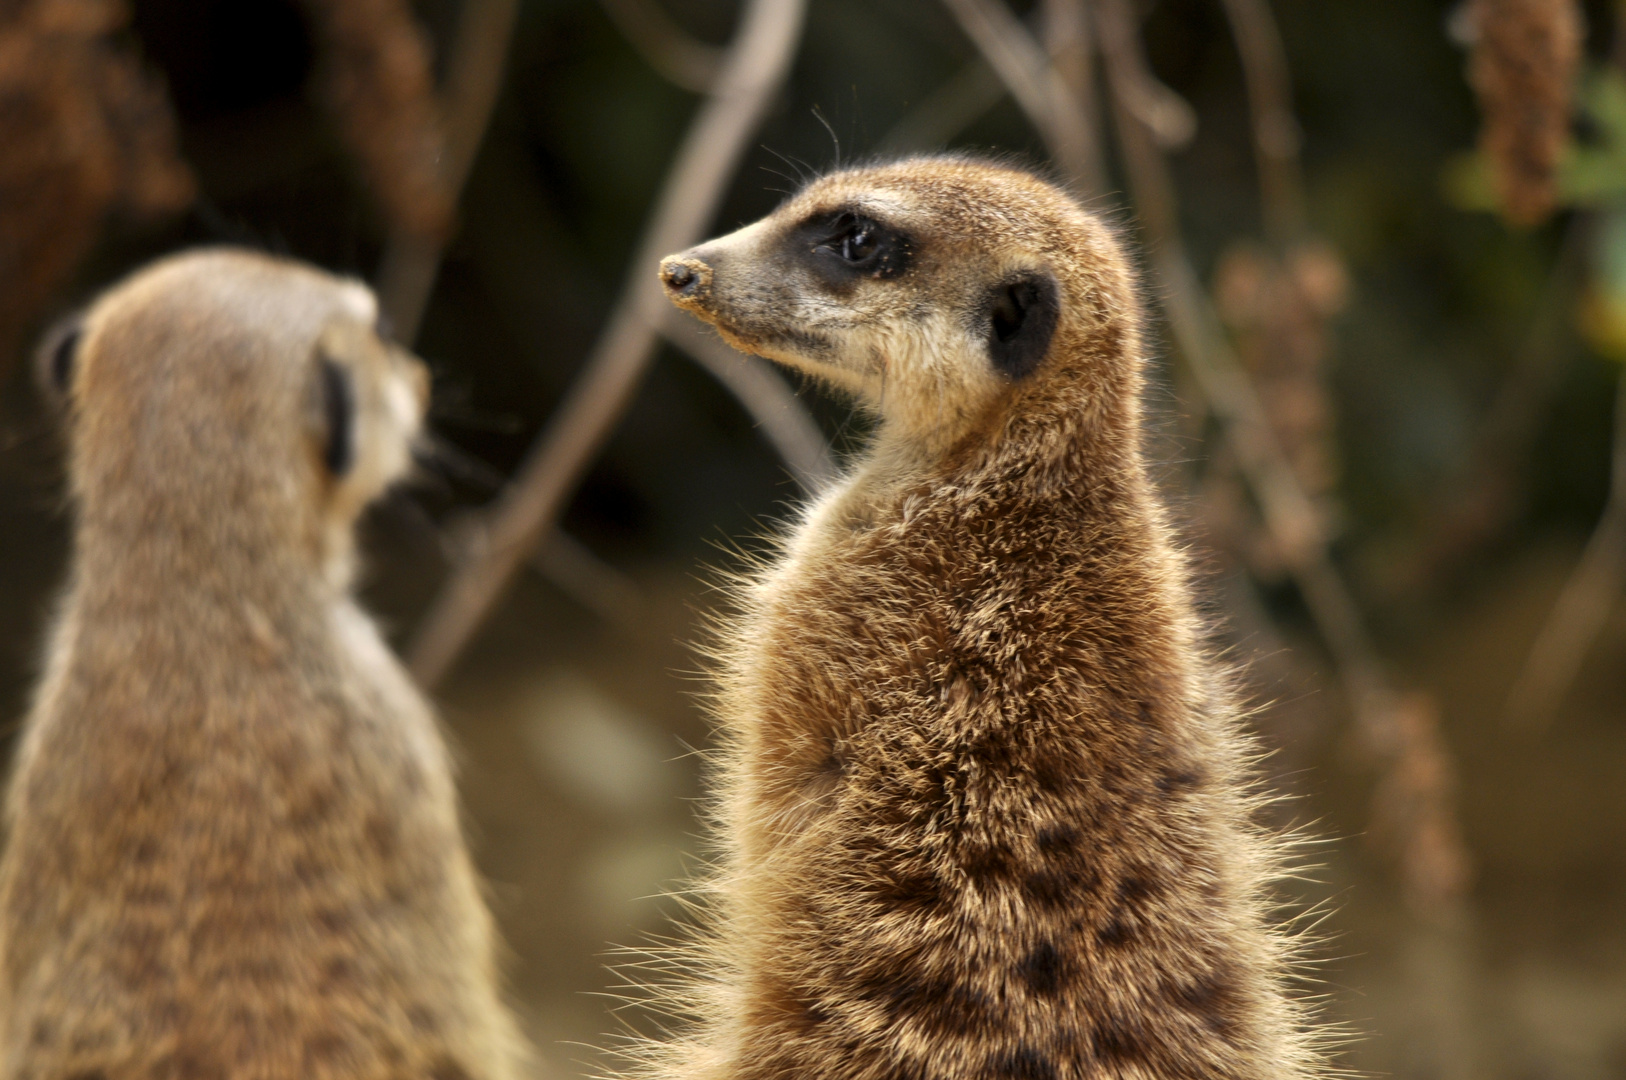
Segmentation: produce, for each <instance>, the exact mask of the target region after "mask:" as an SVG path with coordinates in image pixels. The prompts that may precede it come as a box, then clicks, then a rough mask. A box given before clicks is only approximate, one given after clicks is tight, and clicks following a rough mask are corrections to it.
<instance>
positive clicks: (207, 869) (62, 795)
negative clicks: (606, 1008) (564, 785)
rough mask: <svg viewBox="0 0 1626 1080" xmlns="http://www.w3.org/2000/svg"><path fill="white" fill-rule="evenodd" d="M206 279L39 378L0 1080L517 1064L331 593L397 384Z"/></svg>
mask: <svg viewBox="0 0 1626 1080" xmlns="http://www.w3.org/2000/svg"><path fill="white" fill-rule="evenodd" d="M375 319H376V305H375V301H374V298H373V297H372V295H371V294H370V293H369V292H368V291H367V290H366V289H365V288H364V287H363V286H361V285H359V284H357V283H354V282H348V281H344V280H341V279H338V278H334V277H330V276H328V275H326V274H323V273H321V272H319V271H316V270H314V269H311V268H308V267H305V266H302V265H300V264H296V263H293V262H290V261H287V260H281V259H274V258H270V257H266V256H261V255H258V254H253V253H248V252H241V251H232V250H212V251H204V252H199V253H192V254H186V255H181V256H178V257H174V258H171V259H168V260H165V261H163V262H161V263H159V264H157V265H155V266H153V267H151V268H149V269H147V270H145V271H143V272H141V273H138V274H137V275H135V276H134V277H133V278H131V279H130V280H128V281H126V282H125V283H123V284H122V285H120V286H118V287H116V288H114V289H113V290H111V291H110V292H109V293H108V294H106V295H105V296H104V297H102V298H101V299H100V300H99V301H98V302H96V303H95V304H94V305H93V306H92V307H91V308H90V309H89V311H88V312H87V314H86V315H85V316H84V317H83V319H82V320H81V321H80V322H79V324H78V325H77V326H75V327H74V328H72V329H70V330H69V331H67V332H66V333H64V334H62V335H61V336H60V337H59V339H58V340H57V341H56V342H54V343H53V344H52V345H51V346H49V347H48V348H47V349H46V350H45V351H44V352H43V353H42V360H43V365H42V366H43V369H44V371H43V377H44V379H45V381H46V382H47V383H48V384H49V385H50V386H51V387H54V389H55V390H56V392H58V393H59V394H60V396H61V398H62V405H63V412H64V414H65V418H66V423H67V426H68V431H69V477H70V483H71V490H72V495H73V499H74V503H75V507H76V522H75V539H74V552H73V563H72V576H71V582H70V585H69V587H68V590H67V595H66V597H65V599H64V602H63V604H62V608H61V610H60V612H59V614H58V618H57V623H56V625H55V628H54V631H53V634H52V637H51V642H50V647H49V652H48V656H47V664H46V672H45V675H44V679H43V682H42V684H41V686H40V687H39V690H38V693H37V697H36V700H35V704H34V707H33V709H32V712H31V714H30V715H29V717H28V719H27V722H26V726H25V730H24V734H23V738H22V741H21V746H20V749H19V751H18V758H17V761H16V764H15V773H14V776H13V778H12V781H11V788H10V791H9V795H8V802H7V806H6V810H7V817H8V824H9V838H8V843H7V847H6V849H5V852H4V855H3V857H0V1078H4V1080H24V1078H27V1080H70V1078H77V1080H91V1078H95V1080H126V1078H131V1080H133V1078H137V1077H139V1078H141V1080H161V1078H171V1077H172V1078H175V1080H181V1078H191V1077H200V1078H201V1077H209V1078H220V1080H228V1078H229V1080H250V1078H253V1080H289V1078H292V1077H301V1078H318V1077H322V1078H327V1077H331V1078H335V1080H338V1078H362V1077H379V1078H383V1077H391V1078H401V1080H407V1078H424V1080H430V1078H433V1080H487V1078H507V1077H511V1076H514V1075H516V1073H517V1071H518V1068H519V1063H520V1062H521V1061H522V1059H523V1054H522V1051H521V1049H520V1043H519V1040H518V1036H517V1033H516V1030H515V1026H514V1024H513V1021H512V1018H511V1017H510V1016H509V1014H508V1013H507V1012H506V1011H505V1009H504V1006H503V1005H502V1003H501V1001H500V995H499V991H498V987H497V976H496V972H495V965H494V960H493V954H494V950H495V947H496V946H495V939H494V932H493V928H492V924H491V918H490V915H489V913H488V912H487V910H486V908H485V906H484V903H483V901H482V898H481V896H480V892H479V886H478V883H477V880H476V877H475V874H474V871H473V868H472V865H471V862H470V859H469V856H468V853H467V850H466V848H465V846H464V842H463V838H462V835H461V832H460V828H459V822H458V812H457V803H456V795H455V791H454V787H453V781H452V772H451V766H450V762H449V760H448V755H447V751H446V748H445V745H444V744H443V742H442V740H441V737H440V734H439V732H438V729H437V727H436V724H435V721H434V718H433V716H432V714H431V711H430V709H429V707H428V705H427V703H426V702H425V701H424V700H423V699H422V697H421V696H420V695H419V694H418V693H417V691H416V690H415V689H414V688H413V687H412V685H411V684H410V682H409V680H408V679H407V677H406V675H405V673H404V672H403V671H402V669H401V668H400V667H399V665H398V664H397V663H396V662H395V660H394V658H393V657H392V656H391V655H390V653H389V651H388V649H387V648H386V646H385V645H384V644H383V642H382V641H381V639H380V638H379V636H378V634H377V631H376V630H375V629H374V627H373V625H372V623H371V622H370V621H369V620H368V619H367V617H366V616H365V615H364V614H363V613H362V612H361V611H360V610H359V608H357V607H356V605H355V604H354V602H353V601H352V599H351V597H350V591H349V588H350V581H349V579H350V563H351V557H352V555H351V552H352V547H351V544H352V541H351V533H352V528H353V525H354V522H355V519H356V517H357V515H358V514H359V513H360V511H361V510H362V509H363V507H365V505H366V504H367V503H368V501H370V500H371V499H372V498H373V497H374V496H376V495H377V494H379V493H380V492H381V491H383V490H384V488H385V487H387V486H388V485H389V483H390V482H392V481H393V480H395V479H396V478H397V477H398V476H399V475H400V474H401V473H402V472H403V471H404V470H405V468H406V466H407V463H408V461H409V451H410V441H411V439H412V438H413V436H414V435H415V433H416V430H417V426H418V424H419V422H420V419H421V416H422V412H423V408H424V405H425V403H426V399H427V380H426V377H425V373H424V371H423V369H422V366H421V365H420V364H419V363H418V362H417V361H416V360H415V359H413V358H412V357H410V356H409V355H407V354H406V353H404V352H401V351H400V350H398V349H395V348H393V347H392V346H390V345H388V344H386V343H385V342H384V341H382V340H381V339H380V338H379V337H378V336H377V335H376V334H375V332H374V329H373V324H374V322H375Z"/></svg>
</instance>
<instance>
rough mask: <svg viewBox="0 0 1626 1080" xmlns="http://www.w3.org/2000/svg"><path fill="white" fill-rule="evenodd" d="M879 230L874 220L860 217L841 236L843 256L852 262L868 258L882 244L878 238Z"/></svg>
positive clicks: (859, 261)
mask: <svg viewBox="0 0 1626 1080" xmlns="http://www.w3.org/2000/svg"><path fill="white" fill-rule="evenodd" d="M878 231H879V230H877V229H876V227H875V223H874V222H873V221H865V220H864V219H863V218H859V219H858V220H857V221H855V222H854V223H853V226H852V228H851V229H849V230H848V231H847V232H846V233H844V234H843V235H842V237H841V249H840V250H841V257H842V258H843V259H846V260H847V261H848V262H850V263H861V262H864V261H866V260H868V259H869V258H870V257H871V256H873V255H874V254H875V251H876V249H877V248H878V247H879V246H880V244H879V243H878V241H877V238H876V233H877V232H878Z"/></svg>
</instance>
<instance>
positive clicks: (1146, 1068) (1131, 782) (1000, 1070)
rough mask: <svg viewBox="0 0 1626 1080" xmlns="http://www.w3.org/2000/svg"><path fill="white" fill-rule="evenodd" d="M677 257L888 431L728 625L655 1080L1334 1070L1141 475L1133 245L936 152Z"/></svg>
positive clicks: (1180, 584) (759, 342)
mask: <svg viewBox="0 0 1626 1080" xmlns="http://www.w3.org/2000/svg"><path fill="white" fill-rule="evenodd" d="M842 209H847V210H849V211H852V212H855V213H857V214H858V215H860V216H862V217H864V218H865V219H872V220H874V221H878V222H882V223H884V224H885V225H886V226H887V227H888V228H889V229H892V230H894V231H895V233H896V235H897V236H898V237H899V239H898V240H897V242H896V243H895V244H894V245H893V247H892V248H890V249H887V250H889V251H893V252H894V253H896V254H897V259H896V260H895V261H894V262H891V263H887V262H885V261H884V260H883V261H880V262H876V263H874V264H873V265H869V266H867V267H863V268H860V271H859V272H857V273H855V274H852V275H850V276H849V277H842V276H841V274H842V273H845V271H842V270H841V268H840V267H835V268H834V269H832V267H834V264H830V263H829V260H830V258H831V257H832V253H833V252H834V251H835V250H838V249H839V242H837V246H836V248H831V247H830V246H829V245H828V243H826V244H825V246H824V247H822V248H821V247H819V246H818V245H819V244H820V243H821V241H820V240H819V239H818V238H819V236H820V235H821V232H820V230H821V229H822V228H824V226H821V225H819V224H818V223H819V222H824V221H829V220H830V219H831V214H832V213H833V212H835V211H838V210H842ZM810 238H811V239H810ZM818 260H824V262H822V263H821V262H818ZM827 264H828V265H827ZM662 273H663V278H664V279H665V281H666V284H667V286H668V290H669V292H671V293H672V294H673V295H674V298H675V299H676V300H677V302H678V303H679V304H680V305H681V306H684V307H686V308H688V309H690V310H692V311H694V312H695V313H696V314H698V315H700V316H701V317H702V318H704V319H706V320H707V321H709V322H712V323H714V324H715V325H716V326H717V327H718V329H719V330H720V331H721V332H722V333H723V335H724V336H725V337H727V338H729V339H730V340H731V341H733V342H734V343H736V344H737V345H739V346H740V347H742V348H745V349H749V350H750V351H753V352H758V353H761V354H762V355H765V356H768V357H770V358H772V359H775V360H779V361H781V362H784V363H787V364H790V365H792V366H795V367H797V368H800V369H802V370H805V371H808V372H811V373H813V374H815V375H819V376H821V377H823V378H825V379H827V380H828V381H830V382H832V383H834V384H835V385H838V386H843V387H846V388H847V389H849V390H851V391H853V392H854V393H856V394H857V395H858V397H859V398H860V400H861V401H862V402H864V403H865V404H866V405H867V406H868V407H869V408H871V409H872V410H873V411H875V412H876V413H877V414H878V419H879V427H878V430H877V434H876V436H875V439H874V444H873V446H872V448H871V450H870V451H869V453H868V454H867V455H866V456H865V457H864V458H863V459H862V460H861V461H860V462H859V463H858V464H857V466H856V468H855V469H854V470H853V472H852V474H851V475H850V476H849V477H848V478H847V479H846V481H845V482H844V483H843V484H841V485H840V486H839V487H838V488H837V489H836V490H834V491H832V492H830V493H828V494H826V495H825V496H824V497H823V498H821V499H820V500H818V501H817V502H816V503H815V504H814V505H812V506H811V507H810V508H809V509H808V510H807V512H806V514H805V516H804V518H803V520H802V521H801V523H800V524H799V526H798V527H797V528H796V529H795V530H794V531H793V532H792V533H791V535H790V536H789V537H788V538H787V539H786V540H785V542H784V549H783V553H782V555H781V556H780V557H779V558H778V559H777V561H774V562H772V563H770V564H769V565H767V566H766V567H764V568H763V569H762V571H761V572H760V573H759V574H757V575H756V576H755V578H754V579H753V580H752V581H750V582H749V583H748V584H747V585H746V586H745V588H744V589H743V590H742V594H741V598H742V605H743V611H742V612H740V613H739V615H738V616H737V618H734V619H732V620H730V621H729V622H728V623H727V624H725V635H724V640H723V643H722V650H721V651H722V659H723V664H722V674H721V685H720V688H719V690H718V693H717V699H716V712H717V716H718V719H719V721H720V723H721V726H722V729H723V735H724V738H725V742H726V749H725V751H724V755H723V759H722V767H721V770H720V772H721V775H720V776H719V778H718V784H719V788H720V792H721V794H720V799H719V822H718V826H717V840H718V843H719V844H720V846H721V847H722V849H723V858H722V860H721V865H720V867H719V869H718V872H717V876H716V878H715V880H714V881H713V883H712V885H713V889H714V892H715V895H716V898H717V908H718V910H717V912H716V914H715V919H716V924H715V926H713V927H712V928H711V930H710V931H709V932H708V933H707V934H706V935H705V940H703V941H702V942H701V943H700V945H699V946H698V950H697V953H696V956H697V959H696V965H697V967H698V972H697V974H698V980H697V981H696V982H695V983H694V984H693V985H691V986H689V987H688V988H687V990H686V991H684V992H682V993H681V994H680V997H681V1000H680V1001H679V1002H678V1005H679V1007H680V1008H681V1009H683V1010H685V1011H688V1012H689V1013H690V1014H692V1015H697V1017H698V1023H697V1024H696V1026H695V1027H694V1028H693V1029H692V1031H690V1032H689V1033H688V1034H687V1035H685V1036H684V1037H681V1038H679V1039H677V1040H675V1041H674V1042H672V1043H671V1044H668V1045H666V1046H663V1047H653V1048H650V1049H649V1055H650V1057H651V1071H652V1072H653V1073H654V1074H655V1075H657V1076H660V1077H663V1078H665V1077H676V1078H682V1080H792V1078H795V1080H815V1078H817V1080H849V1078H850V1080H960V1078H964V1080H972V1078H976V1080H1061V1078H1082V1077H1103V1078H1105V1077H1113V1078H1124V1080H1128V1078H1151V1077H1158V1078H1169V1077H1193V1078H1196V1077H1202V1078H1242V1077H1249V1078H1264V1077H1270V1078H1287V1077H1302V1076H1306V1075H1309V1074H1311V1073H1313V1072H1314V1071H1315V1070H1316V1069H1317V1067H1318V1055H1317V1053H1316V1052H1315V1049H1314V1043H1315V1039H1314V1037H1313V1036H1311V1035H1310V1034H1308V1033H1307V1021H1306V1015H1305V1012H1304V1010H1303V1007H1302V1006H1301V1004H1300V1003H1299V1002H1297V1001H1296V1000H1295V999H1293V998H1292V997H1290V996H1289V994H1288V993H1287V991H1286V989H1285V981H1286V977H1287V968H1288V965H1289V958H1290V953H1291V949H1290V947H1289V943H1288V939H1287V937H1286V935H1284V934H1283V933H1282V932H1281V931H1280V930H1277V929H1273V928H1271V927H1270V926H1269V925H1268V921H1267V914H1266V912H1267V906H1268V901H1267V897H1266V884H1267V882H1268V881H1269V880H1270V879H1271V877H1272V876H1273V875H1274V874H1275V872H1276V861H1277V859H1276V855H1277V853H1276V849H1275V847H1274V846H1273V845H1272V843H1271V842H1269V841H1268V840H1267V839H1266V838H1265V837H1264V835H1263V834H1262V833H1261V832H1260V831H1259V829H1258V828H1257V826H1256V825H1255V824H1254V823H1253V821H1252V811H1253V809H1254V804H1253V800H1252V798H1251V796H1250V795H1249V794H1248V788H1247V784H1248V779H1247V758H1248V754H1249V747H1248V743H1247V741H1246V739H1245V738H1244V736H1243V735H1242V734H1241V733H1240V731H1239V721H1238V716H1237V710H1236V706H1235V705H1234V704H1233V701H1232V699H1231V697H1230V695H1229V693H1228V691H1227V688H1226V686H1225V685H1224V684H1223V680H1222V679H1221V677H1220V676H1219V675H1218V674H1217V673H1216V667H1215V665H1214V664H1213V663H1212V662H1211V660H1210V659H1209V658H1208V656H1207V655H1206V654H1205V652H1204V648H1203V646H1202V643H1201V636H1202V635H1201V632H1200V626H1199V620H1198V618H1197V616H1196V614H1195V613H1194V609H1193V602H1192V598H1191V594H1190V590H1189V587H1188V585H1187V568H1186V566H1185V563H1184V560H1183V559H1182V558H1181V557H1180V555H1179V553H1178V552H1177V550H1176V546H1175V542H1174V539H1173V536H1172V533H1171V529H1170V527H1169V525H1168V524H1167V520H1166V517H1165V513H1164V511H1163V509H1162V508H1161V506H1160V505H1159V502H1158V499H1157V496H1156V494H1155V492H1154V490H1153V486H1152V484H1151V483H1150V481H1149V480H1148V477H1147V470H1146V465H1145V463H1144V461H1143V458H1142V450H1141V412H1140V397H1141V390H1142V377H1143V376H1142V367H1143V359H1142V344H1141V339H1140V329H1139V328H1140V321H1141V314H1140V310H1141V309H1140V305H1139V302H1138V300H1137V298H1136V295H1135V289H1134V285H1133V275H1132V271H1131V268H1130V265H1129V262H1128V260H1127V258H1126V257H1125V255H1124V253H1123V251H1122V249H1121V248H1120V246H1119V244H1118V242H1117V241H1116V239H1115V238H1114V237H1113V236H1112V234H1111V232H1110V231H1109V230H1108V229H1107V228H1105V227H1104V226H1103V225H1102V224H1101V222H1100V221H1099V220H1097V219H1096V218H1094V217H1092V216H1090V215H1089V214H1087V213H1085V212H1084V211H1082V210H1081V209H1080V208H1079V207H1078V206H1077V205H1076V204H1075V203H1074V202H1073V201H1072V200H1071V199H1070V198H1068V197H1067V196H1065V195H1064V194H1062V193H1061V192H1059V191H1058V190H1056V189H1055V188H1053V187H1051V186H1050V185H1048V184H1046V183H1044V182H1042V181H1040V180H1038V179H1036V178H1034V177H1032V176H1030V175H1028V174H1026V173H1022V172H1018V171H1015V170H1011V169H1007V168H1002V167H999V166H995V165H988V164H981V163H976V162H968V161H962V160H956V159H941V158H939V159H916V160H909V161H904V162H901V163H897V164H893V165H888V166H880V167H875V168H867V169H858V170H854V171H850V172H842V173H837V174H834V175H832V176H828V177H825V178H823V179H820V180H818V181H815V182H814V183H812V184H811V185H809V187H808V188H807V189H806V190H805V191H803V192H802V193H801V194H799V195H797V196H795V197H794V198H792V199H791V200H790V201H789V202H787V203H786V204H785V205H784V206H782V207H781V208H780V209H779V210H777V211H776V212H775V213H774V214H773V215H771V216H770V217H768V218H767V219H765V220H764V221H762V222H759V223H757V224H756V225H753V226H750V227H748V228H746V229H742V230H740V231H739V232H737V233H734V234H732V235H730V236H727V237H724V238H722V239H720V240H716V241H712V242H710V243H707V244H704V245H701V246H700V247H698V248H695V249H693V250H691V251H689V252H686V253H684V254H683V255H681V256H675V257H673V258H670V259H668V260H666V261H665V262H664V263H663V267H662ZM821 274H823V275H825V276H824V277H823V278H821V277H820V275H821ZM1022 275H1027V276H1029V277H1034V276H1037V277H1044V276H1045V275H1049V276H1050V279H1051V280H1052V281H1053V282H1054V284H1055V286H1056V288H1057V295H1058V297H1059V308H1060V314H1059V321H1058V323H1057V324H1056V326H1055V330H1054V334H1053V337H1051V338H1050V339H1049V340H1048V348H1047V349H1046V351H1045V352H1044V355H1043V359H1042V361H1041V362H1040V363H1039V364H1038V366H1037V368H1036V369H1035V370H1033V371H1032V373H1031V374H1027V375H1025V376H1022V377H1016V378H1012V377H1007V376H1005V375H1002V374H1000V373H999V372H997V371H994V370H993V369H992V368H991V367H990V365H989V359H988V358H989V355H990V353H989V349H990V348H991V345H990V344H989V343H990V342H991V340H992V339H991V338H990V337H989V322H988V314H987V307H986V303H987V301H986V299H985V298H986V297H987V296H988V295H989V289H990V286H991V285H993V284H996V283H998V282H1001V281H1007V280H1013V279H1015V278H1017V277H1020V276H1022ZM849 278H850V279H849ZM831 281H835V282H836V283H837V284H836V285H835V286H834V287H832V286H831V285H830V284H829V282H831Z"/></svg>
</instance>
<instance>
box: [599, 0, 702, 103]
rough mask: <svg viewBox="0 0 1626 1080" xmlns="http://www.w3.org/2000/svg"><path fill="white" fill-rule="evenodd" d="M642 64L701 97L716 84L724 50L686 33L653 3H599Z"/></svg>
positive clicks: (639, 0)
mask: <svg viewBox="0 0 1626 1080" xmlns="http://www.w3.org/2000/svg"><path fill="white" fill-rule="evenodd" d="M599 3H600V4H601V5H602V6H603V8H604V14H605V15H607V16H609V18H610V21H611V22H613V23H615V28H616V29H617V30H619V31H621V36H622V37H624V38H626V39H627V44H629V45H631V46H632V47H633V49H634V51H636V52H637V53H638V55H639V56H641V57H643V58H644V63H646V64H648V65H649V66H650V67H652V68H654V69H655V70H656V71H657V72H658V73H659V74H660V76H661V78H663V79H665V80H666V81H667V82H669V83H673V84H675V85H677V86H681V87H683V89H685V90H693V91H694V92H695V93H697V94H704V93H707V92H708V91H710V90H711V88H712V85H713V84H714V83H715V82H716V81H717V72H718V71H719V70H721V68H722V64H723V50H722V49H720V48H718V47H717V46H716V45H708V44H706V43H705V42H704V41H700V40H699V39H697V38H695V37H693V36H692V35H690V34H689V33H687V32H686V31H685V30H684V29H683V28H682V27H681V26H679V25H678V24H677V23H676V22H674V21H672V18H671V16H669V15H667V14H666V12H665V10H663V9H662V8H661V6H660V5H659V4H658V3H656V2H655V0H599Z"/></svg>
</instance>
